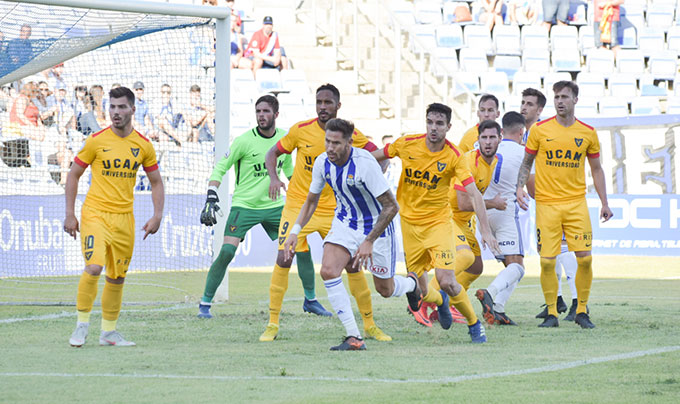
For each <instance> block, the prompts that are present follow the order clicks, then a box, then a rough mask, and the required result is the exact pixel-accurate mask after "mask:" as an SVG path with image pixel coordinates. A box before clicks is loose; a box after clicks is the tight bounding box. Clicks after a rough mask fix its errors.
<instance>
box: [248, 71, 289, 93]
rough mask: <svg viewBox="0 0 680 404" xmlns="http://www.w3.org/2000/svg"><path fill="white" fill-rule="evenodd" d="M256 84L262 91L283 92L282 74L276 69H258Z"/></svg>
mask: <svg viewBox="0 0 680 404" xmlns="http://www.w3.org/2000/svg"><path fill="white" fill-rule="evenodd" d="M255 82H256V83H257V85H258V86H259V87H260V91H263V92H267V91H272V90H282V89H283V84H282V83H281V73H280V72H279V71H278V70H276V69H258V70H256V71H255Z"/></svg>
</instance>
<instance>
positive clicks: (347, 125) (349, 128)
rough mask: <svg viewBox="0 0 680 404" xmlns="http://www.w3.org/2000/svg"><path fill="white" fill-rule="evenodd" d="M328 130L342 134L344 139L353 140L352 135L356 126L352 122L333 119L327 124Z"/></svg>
mask: <svg viewBox="0 0 680 404" xmlns="http://www.w3.org/2000/svg"><path fill="white" fill-rule="evenodd" d="M326 130H327V131H329V130H332V131H333V132H341V133H342V137H343V138H344V139H345V140H347V139H351V138H352V133H354V124H353V123H352V122H350V121H346V120H344V119H340V118H333V119H331V120H329V121H328V122H326Z"/></svg>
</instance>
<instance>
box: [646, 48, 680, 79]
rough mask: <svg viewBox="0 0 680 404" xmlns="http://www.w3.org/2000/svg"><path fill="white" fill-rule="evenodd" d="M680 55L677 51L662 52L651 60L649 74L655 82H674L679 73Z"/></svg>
mask: <svg viewBox="0 0 680 404" xmlns="http://www.w3.org/2000/svg"><path fill="white" fill-rule="evenodd" d="M677 65H678V54H677V53H676V52H675V51H660V52H656V53H654V54H653V55H652V56H651V57H650V58H649V72H650V73H651V75H652V77H654V79H655V80H673V79H675V73H676V72H677V70H678V69H677Z"/></svg>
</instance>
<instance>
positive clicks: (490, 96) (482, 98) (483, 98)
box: [477, 94, 500, 109]
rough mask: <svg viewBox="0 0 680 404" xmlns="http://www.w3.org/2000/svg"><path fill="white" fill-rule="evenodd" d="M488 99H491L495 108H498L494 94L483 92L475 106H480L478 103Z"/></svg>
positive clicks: (480, 103)
mask: <svg viewBox="0 0 680 404" xmlns="http://www.w3.org/2000/svg"><path fill="white" fill-rule="evenodd" d="M489 100H493V102H494V103H495V104H496V109H498V106H499V105H500V104H499V103H498V98H496V96H495V95H493V94H483V95H482V96H481V97H480V98H479V102H478V103H477V106H480V105H482V103H483V102H486V101H489Z"/></svg>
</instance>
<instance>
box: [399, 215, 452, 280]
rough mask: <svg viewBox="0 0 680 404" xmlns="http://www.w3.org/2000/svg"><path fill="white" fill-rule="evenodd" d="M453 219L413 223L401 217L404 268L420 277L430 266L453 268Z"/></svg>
mask: <svg viewBox="0 0 680 404" xmlns="http://www.w3.org/2000/svg"><path fill="white" fill-rule="evenodd" d="M455 227H456V226H455V225H454V223H453V221H448V222H437V223H428V224H414V223H409V222H407V221H405V220H404V218H402V219H401V237H402V239H403V241H404V255H405V256H406V268H407V270H408V271H411V272H415V273H416V275H418V277H420V276H421V275H422V274H424V273H425V272H427V271H429V270H430V269H432V268H440V269H450V270H452V271H453V270H454V269H455V266H454V251H455V248H456V242H455V241H454V238H456V237H454V236H453V235H454V234H455Z"/></svg>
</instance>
